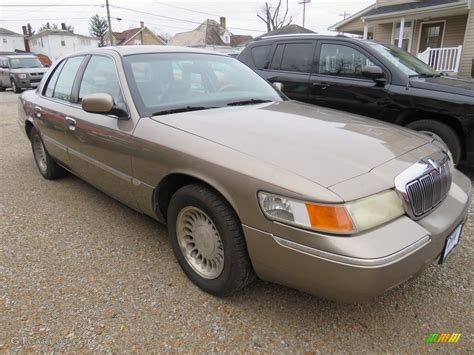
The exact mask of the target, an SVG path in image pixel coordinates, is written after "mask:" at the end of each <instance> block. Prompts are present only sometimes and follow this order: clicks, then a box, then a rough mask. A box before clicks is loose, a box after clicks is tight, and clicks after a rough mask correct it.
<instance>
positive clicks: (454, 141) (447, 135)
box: [406, 120, 462, 165]
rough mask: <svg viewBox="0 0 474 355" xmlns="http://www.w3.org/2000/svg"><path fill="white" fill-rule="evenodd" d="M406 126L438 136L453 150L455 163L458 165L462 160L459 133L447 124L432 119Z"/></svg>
mask: <svg viewBox="0 0 474 355" xmlns="http://www.w3.org/2000/svg"><path fill="white" fill-rule="evenodd" d="M406 127H407V128H411V129H413V130H415V131H420V132H425V133H427V134H431V135H435V136H438V137H439V138H441V140H442V141H443V142H444V143H445V144H446V145H447V146H448V148H449V150H450V151H451V154H452V155H453V163H454V164H455V165H457V164H458V163H459V162H460V160H461V156H462V147H461V141H460V139H459V137H458V135H457V133H456V132H455V131H454V130H453V129H452V128H451V127H449V126H448V125H447V124H444V123H442V122H438V121H432V120H420V121H415V122H411V123H409V124H407V125H406Z"/></svg>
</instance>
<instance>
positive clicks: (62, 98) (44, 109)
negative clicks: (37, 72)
mask: <svg viewBox="0 0 474 355" xmlns="http://www.w3.org/2000/svg"><path fill="white" fill-rule="evenodd" d="M84 58H85V56H83V55H82V56H77V57H70V58H67V59H64V60H63V61H61V62H60V63H59V64H58V65H57V66H56V67H55V68H54V69H53V73H52V74H51V75H50V76H49V77H48V80H47V82H46V84H45V85H44V87H43V89H42V92H41V94H40V95H39V96H38V99H37V101H36V102H35V106H34V107H33V114H34V121H35V125H36V127H37V128H38V130H39V132H40V134H41V138H42V140H43V143H44V145H45V147H46V150H47V151H48V153H49V154H51V155H52V156H53V157H54V158H55V159H57V160H59V162H61V163H62V164H64V165H66V166H68V165H69V161H68V154H67V146H66V112H67V110H68V109H71V107H72V104H71V93H72V87H73V83H74V79H75V77H76V74H77V72H78V70H79V68H80V66H81V64H82V61H83V60H84Z"/></svg>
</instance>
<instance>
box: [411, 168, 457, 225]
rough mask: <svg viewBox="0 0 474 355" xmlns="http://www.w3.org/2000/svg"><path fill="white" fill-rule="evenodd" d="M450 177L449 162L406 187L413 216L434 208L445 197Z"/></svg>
mask: <svg viewBox="0 0 474 355" xmlns="http://www.w3.org/2000/svg"><path fill="white" fill-rule="evenodd" d="M451 181H452V175H451V167H450V165H449V160H446V161H445V162H444V163H443V164H441V165H440V166H439V167H438V168H437V169H434V170H432V171H431V172H429V173H427V174H425V175H423V176H420V177H419V178H417V179H416V180H414V181H412V182H410V183H408V184H407V185H406V192H407V195H408V200H409V202H410V206H411V208H412V211H413V214H414V215H415V216H416V217H419V216H421V215H423V214H425V213H427V212H428V211H430V210H431V209H433V208H434V207H436V206H437V205H438V204H439V203H440V202H441V201H442V200H443V199H444V198H445V197H446V195H447V193H448V191H449V188H450V186H451Z"/></svg>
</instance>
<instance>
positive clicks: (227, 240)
mask: <svg viewBox="0 0 474 355" xmlns="http://www.w3.org/2000/svg"><path fill="white" fill-rule="evenodd" d="M194 186H196V185H194ZM185 188H186V187H185ZM189 206H193V207H197V208H199V209H200V210H202V211H203V212H205V213H206V214H207V215H208V216H209V217H210V218H211V219H212V221H213V222H214V225H215V226H216V228H217V231H218V232H219V235H220V237H221V240H222V244H223V247H224V268H223V270H222V273H221V274H220V275H219V276H218V277H217V278H215V279H205V278H203V277H201V276H200V275H198V274H197V273H196V271H194V269H193V268H192V267H191V266H190V265H189V264H188V262H187V261H186V259H185V257H184V255H183V253H182V252H181V248H180V246H179V243H178V240H177V236H176V220H177V217H178V214H179V212H180V211H181V210H182V209H183V208H185V207H189ZM226 208H229V207H226ZM228 212H229V213H231V211H228ZM167 220H168V233H169V237H170V241H171V244H172V246H173V251H174V253H175V256H176V258H177V260H178V262H179V264H180V266H181V267H182V269H183V270H184V272H185V273H186V275H187V276H188V277H189V279H191V281H192V282H193V283H194V284H196V285H197V286H198V287H200V288H202V289H204V290H205V291H206V292H208V293H211V294H214V295H225V294H227V293H228V292H227V290H228V289H229V288H231V284H232V281H233V280H232V277H233V275H232V269H233V258H234V257H235V255H234V253H233V252H232V251H233V250H234V247H235V245H234V240H235V239H234V238H235V235H232V234H234V233H235V231H232V230H229V227H228V225H227V224H226V223H225V221H224V219H223V218H222V216H221V215H220V213H219V211H217V208H216V207H215V206H214V205H213V203H212V201H209V199H208V196H206V195H205V194H198V193H197V191H196V190H193V189H186V190H183V189H181V190H178V192H176V194H175V195H174V196H173V198H172V200H171V203H170V205H169V208H168V218H167ZM233 222H234V223H236V221H233Z"/></svg>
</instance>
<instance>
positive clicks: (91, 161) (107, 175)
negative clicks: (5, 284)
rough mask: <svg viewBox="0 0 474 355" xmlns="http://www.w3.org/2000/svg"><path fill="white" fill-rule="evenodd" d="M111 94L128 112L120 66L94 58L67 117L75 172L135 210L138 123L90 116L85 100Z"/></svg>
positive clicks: (80, 79) (81, 76)
mask: <svg viewBox="0 0 474 355" xmlns="http://www.w3.org/2000/svg"><path fill="white" fill-rule="evenodd" d="M95 93H107V94H110V95H111V96H112V97H113V98H114V102H115V104H116V105H118V106H120V107H121V108H123V109H124V110H127V105H126V103H125V101H124V95H123V91H122V87H121V84H120V81H119V77H118V74H117V68H116V62H115V60H114V59H113V57H111V56H109V55H102V54H101V55H92V56H90V57H88V58H87V59H86V63H85V65H84V67H83V70H82V71H81V73H80V74H79V77H78V78H77V80H76V83H75V85H74V99H73V101H74V102H75V105H74V107H73V108H72V109H71V110H70V111H69V112H68V115H67V117H66V126H67V129H66V131H67V146H68V154H69V161H70V167H71V169H72V170H73V171H74V172H75V173H77V174H78V175H79V176H81V177H82V178H83V179H84V180H86V181H88V182H90V183H91V184H93V185H95V186H96V187H98V188H99V189H100V190H102V191H104V192H105V193H107V194H109V195H111V196H113V197H114V198H116V199H118V200H120V201H121V202H123V203H125V204H127V205H129V206H130V207H132V208H137V205H136V201H135V199H134V196H133V193H132V165H131V155H132V152H133V145H132V143H131V141H132V133H133V129H134V128H135V125H136V123H137V122H138V120H137V119H136V118H135V119H132V118H130V119H118V118H117V117H115V116H112V115H106V114H94V113H89V112H86V111H84V110H83V109H82V107H81V101H82V99H83V98H84V96H86V95H88V94H95Z"/></svg>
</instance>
